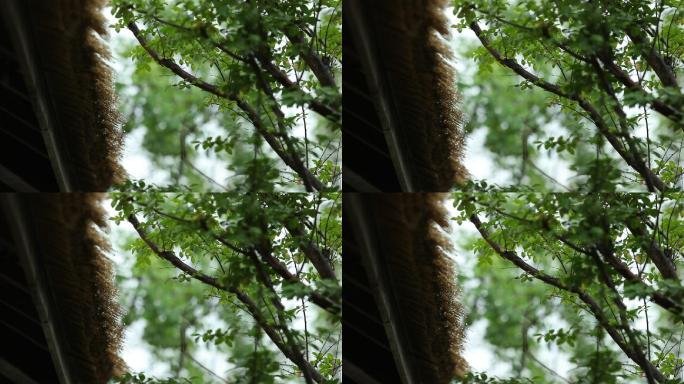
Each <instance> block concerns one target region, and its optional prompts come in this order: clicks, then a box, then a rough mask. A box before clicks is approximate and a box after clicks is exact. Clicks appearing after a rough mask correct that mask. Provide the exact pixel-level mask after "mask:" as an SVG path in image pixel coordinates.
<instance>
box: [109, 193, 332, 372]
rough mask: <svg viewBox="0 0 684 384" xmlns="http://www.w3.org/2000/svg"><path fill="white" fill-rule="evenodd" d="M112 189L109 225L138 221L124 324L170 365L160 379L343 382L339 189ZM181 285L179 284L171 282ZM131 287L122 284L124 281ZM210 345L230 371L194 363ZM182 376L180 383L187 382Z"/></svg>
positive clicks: (136, 222) (133, 224) (130, 243)
mask: <svg viewBox="0 0 684 384" xmlns="http://www.w3.org/2000/svg"><path fill="white" fill-rule="evenodd" d="M138 187H139V188H140V189H141V190H142V189H145V190H144V191H141V192H117V193H114V194H113V195H112V198H113V200H112V205H113V206H114V207H115V209H116V210H117V215H116V216H115V217H114V218H113V220H115V221H117V222H120V223H122V224H125V222H127V223H129V225H132V227H133V228H134V229H135V231H136V233H137V236H136V238H134V239H132V240H131V241H130V242H129V246H130V248H131V250H132V252H133V254H134V255H135V259H136V261H135V266H134V268H133V269H132V271H131V275H130V276H126V275H122V277H121V278H122V279H127V280H131V279H133V280H134V281H136V284H133V285H131V288H130V289H125V290H124V302H126V303H128V304H127V306H128V312H127V313H126V317H125V322H126V323H127V324H130V323H132V322H134V321H136V320H137V319H145V320H146V322H147V326H146V328H145V331H144V334H143V338H144V340H145V341H146V342H147V343H148V344H150V345H151V346H152V352H153V354H154V355H155V356H156V357H158V358H159V359H160V360H163V361H170V362H171V369H172V371H173V372H172V375H171V376H172V377H170V378H168V379H164V380H161V381H160V380H159V379H149V378H146V377H145V375H144V373H142V374H129V375H127V376H125V377H122V378H120V379H119V380H120V381H121V382H132V383H147V382H170V383H171V382H185V381H188V380H189V381H192V382H231V383H233V382H235V383H243V382H244V383H276V382H293V381H294V382H301V381H304V382H307V383H314V382H315V383H336V382H339V381H340V377H341V360H340V353H341V350H340V343H341V329H340V315H341V313H340V312H341V305H340V304H341V290H340V283H339V276H340V272H339V269H340V265H341V260H340V254H341V241H342V239H341V207H340V203H341V202H340V195H339V193H326V194H324V195H320V194H317V195H314V194H298V193H291V194H275V193H273V194H268V193H266V194H252V195H247V196H244V195H242V194H234V193H230V194H192V193H181V194H177V193H176V194H169V193H163V192H159V191H157V190H154V189H151V188H147V187H144V186H141V185H138ZM172 280H175V281H172ZM124 286H126V285H124ZM203 344H209V345H212V348H213V350H214V351H215V353H216V354H219V355H221V356H224V358H225V360H226V361H227V362H228V363H229V364H230V365H231V366H232V368H231V369H230V370H229V371H228V372H212V371H211V370H210V368H208V367H206V366H204V365H203V364H202V363H201V362H200V361H199V360H198V359H197V357H196V355H195V352H196V351H197V350H198V348H199V347H200V346H201V345H203ZM183 380H185V381H183Z"/></svg>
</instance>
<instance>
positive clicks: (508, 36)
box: [454, 1, 684, 383]
mask: <svg viewBox="0 0 684 384" xmlns="http://www.w3.org/2000/svg"><path fill="white" fill-rule="evenodd" d="M454 5H455V9H454V12H455V14H456V15H457V16H456V22H455V28H457V29H458V30H459V31H460V33H461V36H464V35H466V36H472V37H473V39H474V41H475V42H476V47H475V48H473V47H472V45H470V46H467V47H462V48H461V49H462V50H461V52H462V54H463V55H465V56H466V57H467V58H471V57H472V58H475V60H476V64H475V68H474V69H473V71H472V74H473V76H470V77H469V76H467V75H465V76H463V79H462V80H461V82H460V84H459V89H460V90H461V92H462V93H463V94H464V102H465V105H464V108H465V111H466V114H470V116H471V118H470V121H469V123H468V130H469V131H470V132H476V131H478V130H484V131H486V132H485V140H484V145H485V147H486V148H487V149H489V150H490V151H491V152H492V153H493V156H494V162H495V164H497V165H499V166H502V167H503V168H507V169H512V170H513V171H512V172H511V177H509V178H507V180H508V181H509V183H508V184H507V185H504V186H491V185H488V184H487V183H485V182H478V181H473V182H471V183H468V184H466V185H463V186H459V187H458V189H459V192H456V193H455V194H454V199H455V206H456V207H457V211H458V213H457V215H456V217H455V222H457V223H460V224H462V225H464V226H465V225H467V226H468V227H470V228H473V229H475V230H476V232H475V235H473V236H470V237H468V239H467V240H465V241H464V244H465V248H468V249H470V250H472V251H473V252H474V253H475V254H476V255H477V256H478V258H477V264H476V266H475V267H474V269H473V270H472V272H471V273H469V274H465V275H464V276H462V277H461V279H462V284H463V285H464V286H466V287H468V286H472V287H474V288H473V289H472V290H469V289H467V288H466V289H464V295H465V301H466V305H465V307H468V306H469V307H470V308H471V310H470V312H469V315H468V316H469V318H468V322H469V323H471V324H472V323H473V322H475V321H477V320H480V319H485V320H486V321H487V326H486V330H485V340H487V341H488V342H489V343H490V344H491V345H492V346H494V348H495V349H494V352H495V355H496V356H497V357H498V358H500V359H501V361H511V362H512V371H511V373H512V377H511V378H509V379H499V378H492V377H487V376H486V375H485V374H482V373H474V374H472V375H470V376H469V377H468V378H465V379H463V380H462V381H464V382H487V383H489V382H509V383H517V382H525V383H531V382H533V383H557V382H569V383H585V382H586V383H617V382H620V383H622V382H649V383H657V382H661V383H662V382H668V383H680V382H683V380H684V377H683V376H682V373H683V368H682V365H683V364H682V357H681V352H680V349H681V344H682V335H683V334H684V327H683V325H682V319H683V316H684V311H683V310H682V309H683V308H682V302H684V301H683V300H682V295H683V294H684V291H683V289H682V281H681V280H682V278H681V272H680V270H681V264H682V251H683V247H682V229H681V228H682V222H683V220H682V209H681V198H682V194H681V192H680V191H681V188H682V180H683V178H682V161H681V154H682V143H683V142H684V141H683V139H684V135H683V134H682V128H683V127H682V119H681V116H680V115H681V111H682V108H681V107H682V104H681V100H682V98H681V86H680V83H679V81H678V78H679V77H681V73H682V65H683V64H682V50H681V49H680V48H681V47H682V44H683V43H684V40H682V38H683V35H682V30H681V25H682V23H681V20H682V13H681V5H682V4H681V2H676V1H662V2H661V1H657V2H648V1H627V2H611V1H599V2H566V1H560V2H559V1H553V2H552V1H454ZM459 41H461V40H459ZM463 41H465V39H464V40H463ZM549 159H550V160H549ZM549 161H554V162H560V163H562V164H565V165H566V166H567V168H568V169H569V170H570V171H571V173H570V175H569V176H570V177H567V178H562V177H561V175H558V174H554V173H550V172H548V167H544V165H545V164H544V163H548V162H549ZM549 191H562V192H565V193H548V192H549ZM627 192H630V193H627ZM631 192H634V193H631ZM643 192H651V193H643ZM521 298H524V299H521ZM548 348H552V351H558V352H557V353H558V354H559V355H560V356H562V357H564V358H567V361H568V364H569V368H570V369H569V370H568V371H567V372H557V371H556V368H557V367H554V366H549V365H547V364H545V361H547V360H546V359H544V354H548V353H549V349H548ZM554 353H556V352H554Z"/></svg>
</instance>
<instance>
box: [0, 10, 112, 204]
mask: <svg viewBox="0 0 684 384" xmlns="http://www.w3.org/2000/svg"><path fill="white" fill-rule="evenodd" d="M105 2H106V0H50V1H40V0H6V1H2V2H0V22H2V26H3V28H4V29H3V30H2V31H3V32H4V31H6V32H7V33H8V35H9V40H10V42H11V52H5V54H9V55H11V57H12V58H11V59H10V62H12V63H16V64H15V65H17V66H18V68H19V72H21V75H22V77H23V82H24V84H25V87H26V91H27V93H28V95H26V97H27V98H28V99H29V100H30V103H31V104H32V110H33V116H29V117H30V118H24V117H26V116H20V119H21V118H23V119H22V120H23V121H24V124H21V123H17V124H16V126H10V127H6V129H11V130H13V131H14V133H11V134H12V135H15V136H17V135H19V136H20V137H21V138H22V139H24V142H25V143H26V145H28V146H30V147H33V148H35V149H36V150H37V151H38V152H40V151H45V153H44V156H46V157H47V158H48V159H49V166H51V168H52V173H53V176H54V178H55V185H56V186H57V187H58V190H59V191H62V192H71V191H88V192H89V191H106V190H107V189H108V188H109V187H110V186H111V185H112V184H113V183H116V182H119V181H121V180H123V177H124V172H123V170H122V168H121V167H120V165H119V164H118V159H119V157H120V151H121V144H122V132H121V130H120V128H119V127H118V115H117V112H116V102H115V96H114V89H113V82H112V75H111V70H110V68H109V67H108V65H107V64H106V62H105V60H106V59H107V58H108V57H109V53H108V51H107V48H106V46H105V45H104V44H103V42H102V40H101V38H102V37H105V36H106V34H107V28H106V22H105V20H104V15H103V14H102V8H103V6H104V4H105ZM1 85H2V84H0V86H1ZM3 102H7V103H8V104H7V105H0V106H3V107H6V108H5V109H7V108H11V105H12V102H11V101H9V102H8V101H3ZM14 113H17V111H14ZM26 122H28V123H26ZM34 122H35V124H37V126H31V125H32V124H34ZM27 124H28V126H27ZM22 130H23V131H31V130H34V131H36V132H39V135H38V136H30V139H27V138H28V137H29V136H26V137H24V136H22V135H23V133H22V132H20V131H22ZM41 139H42V140H41ZM39 141H40V142H39ZM7 145H9V144H7ZM0 165H1V166H2V172H0V182H2V183H3V184H5V185H7V186H9V187H11V188H12V189H13V190H16V191H23V192H34V191H36V190H38V191H45V190H44V189H42V188H40V187H38V186H37V185H35V182H34V183H32V182H30V179H31V176H30V175H26V174H25V173H27V172H30V170H31V166H34V165H33V164H24V166H23V167H21V168H23V169H21V168H19V169H18V168H17V167H15V169H9V168H8V167H6V164H0ZM41 167H45V165H41ZM34 172H35V171H34ZM3 175H4V176H6V177H3ZM56 191H57V190H49V192H56Z"/></svg>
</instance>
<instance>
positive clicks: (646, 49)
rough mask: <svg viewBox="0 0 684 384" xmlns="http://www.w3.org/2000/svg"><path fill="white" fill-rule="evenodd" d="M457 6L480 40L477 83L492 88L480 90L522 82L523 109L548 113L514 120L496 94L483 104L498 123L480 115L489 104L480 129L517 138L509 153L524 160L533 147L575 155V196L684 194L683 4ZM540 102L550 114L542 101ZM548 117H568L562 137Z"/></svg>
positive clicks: (517, 114)
mask: <svg viewBox="0 0 684 384" xmlns="http://www.w3.org/2000/svg"><path fill="white" fill-rule="evenodd" d="M454 3H455V6H456V7H455V12H456V13H457V14H458V19H457V23H456V27H457V29H458V30H460V31H463V30H467V31H470V33H472V34H474V35H475V36H476V38H477V39H478V41H479V45H480V47H479V48H477V49H476V50H475V51H473V52H472V54H473V56H474V57H475V58H476V60H477V62H478V69H477V76H482V77H485V76H489V77H490V78H491V79H492V80H491V81H486V80H485V81H484V82H483V81H477V77H476V78H475V79H476V82H477V83H478V85H484V83H488V84H490V85H491V87H494V88H490V89H498V90H501V89H502V88H506V87H510V85H509V84H510V83H511V79H517V80H514V81H513V82H514V83H515V84H516V87H517V88H518V90H519V92H520V94H522V95H525V98H526V100H524V101H521V99H522V98H521V97H517V98H516V99H515V100H516V101H518V103H516V104H517V105H520V104H519V103H524V104H528V105H529V104H530V103H532V104H534V105H537V106H538V107H539V108H536V109H523V108H519V109H518V110H517V111H511V110H510V109H507V108H505V107H506V105H508V104H509V103H507V102H505V101H504V100H502V98H501V97H496V96H495V95H494V94H493V93H492V92H487V94H486V95H482V97H487V98H488V100H489V103H490V104H489V105H490V106H491V107H492V108H489V109H488V110H487V112H488V113H493V114H494V116H495V117H494V118H488V117H487V116H486V114H484V113H480V112H478V110H480V111H481V110H482V108H484V107H485V106H486V105H481V106H479V107H477V108H478V109H476V110H475V114H474V117H475V119H476V121H475V122H474V123H475V124H481V123H487V124H489V128H490V129H497V130H499V131H509V134H507V135H505V136H508V135H511V136H512V138H514V139H516V140H515V141H516V142H517V143H523V144H524V145H513V146H512V147H510V148H518V149H517V153H516V155H517V156H519V157H522V158H525V157H526V156H529V155H530V154H531V152H532V151H530V149H531V147H532V146H534V147H536V148H535V149H542V148H543V150H546V151H549V150H550V151H555V152H556V153H557V154H559V155H561V156H562V155H563V154H564V153H568V154H569V155H570V156H567V157H566V158H567V159H569V161H570V167H571V169H572V170H573V171H574V172H575V173H576V174H577V176H576V177H575V178H574V180H573V185H571V186H570V188H571V189H584V190H587V189H594V190H602V191H611V190H615V189H616V188H617V189H620V190H632V191H639V190H640V191H643V190H648V191H651V192H655V191H666V190H669V189H672V188H677V187H680V188H681V182H682V166H681V152H682V143H683V141H682V140H683V138H684V125H683V121H682V116H681V114H682V113H681V106H682V94H681V87H680V86H679V84H678V82H677V74H678V73H680V72H681V71H682V66H683V65H684V64H682V63H683V61H682V55H683V54H684V52H683V51H682V50H681V49H679V48H678V47H681V46H682V44H683V43H684V40H683V35H682V32H681V22H680V21H681V20H682V17H683V16H682V14H681V12H679V7H680V5H681V4H680V3H679V2H677V1H671V2H665V1H663V2H651V1H628V2H621V3H616V2H610V1H600V2H566V1H561V2H555V1H554V2H551V1H549V2H547V1H542V2H535V1H516V2H510V1H506V0H498V1H455V2H454ZM502 72H503V73H506V74H507V77H508V79H505V78H504V77H502V76H501V73H502ZM493 81H496V82H498V84H494V83H493ZM485 89H486V88H485ZM492 96H493V97H492ZM540 97H542V98H543V99H544V101H545V103H546V104H545V105H544V104H542V103H539V102H537V101H535V100H538V99H539V98H540ZM476 100H478V101H481V100H482V98H477V99H476ZM493 102H503V105H502V106H499V105H493V104H491V103H493ZM484 103H486V102H484ZM471 108H473V107H471ZM549 113H554V114H557V115H560V116H557V117H556V118H553V119H551V120H552V121H553V122H555V123H558V124H559V125H560V127H557V128H556V129H555V130H553V131H552V130H550V129H548V128H549V124H548V122H550V121H549ZM521 115H524V116H521ZM497 117H498V118H499V120H498V121H497V120H496V118H497ZM506 117H512V119H511V121H509V120H508V119H507V118H506ZM521 117H522V121H519V120H520V119H521ZM497 125H499V127H496V126H497ZM540 126H541V127H544V129H539V128H540ZM471 127H476V126H473V125H472V123H471ZM493 127H496V128H493ZM559 129H560V132H559ZM510 131H515V132H514V133H515V134H513V132H510ZM550 131H551V132H550ZM552 132H553V133H556V134H555V135H554V134H553V133H552ZM502 145H503V142H502V143H501V144H499V148H501V146H502ZM490 147H491V145H490ZM492 148H495V147H492ZM511 150H512V149H508V151H511ZM527 159H529V157H527ZM528 168H529V167H528ZM532 171H534V170H532ZM596 176H600V177H596ZM551 177H553V175H551ZM588 181H591V182H588ZM537 184H538V183H537ZM555 189H556V190H562V189H563V188H562V187H561V186H558V185H556V186H555Z"/></svg>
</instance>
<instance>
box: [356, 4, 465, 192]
mask: <svg viewBox="0 0 684 384" xmlns="http://www.w3.org/2000/svg"><path fill="white" fill-rule="evenodd" d="M447 3H448V1H446V0H402V1H396V0H374V1H365V0H348V1H345V7H344V13H343V14H344V20H345V23H346V25H347V27H345V28H347V29H345V31H348V32H347V33H348V36H349V37H350V39H352V40H353V44H354V46H355V52H354V56H357V55H358V59H359V61H360V64H361V67H362V71H363V72H364V74H365V78H366V81H367V86H368V92H369V94H368V95H367V96H369V98H371V99H372V101H373V104H374V110H375V114H376V115H377V120H378V121H379V122H380V124H381V125H382V127H381V128H382V133H383V135H384V138H385V144H386V145H387V151H388V155H389V157H390V158H391V160H392V164H393V167H394V171H395V173H396V176H397V178H398V181H399V186H400V188H401V191H404V192H414V191H426V192H432V191H440V192H445V191H449V190H450V189H452V188H453V187H454V186H455V185H456V184H458V183H461V182H463V180H464V179H465V177H466V174H467V172H466V170H465V169H464V168H463V166H462V165H461V158H462V156H463V155H462V153H463V150H464V132H463V127H462V125H463V123H462V114H461V111H460V109H459V102H460V99H459V95H458V93H457V92H456V82H455V73H454V69H453V68H452V66H451V65H450V63H448V59H449V58H450V57H451V53H450V50H449V48H448V47H447V46H446V45H445V44H444V41H443V39H442V37H443V36H446V35H448V22H447V20H446V15H445V12H446V6H447ZM353 102H354V101H352V102H350V105H352V104H351V103H353ZM363 118H364V119H365V120H366V121H374V120H375V119H374V118H366V116H363ZM363 139H364V140H366V139H370V138H368V137H366V138H363ZM349 156H354V154H353V153H352V154H350V155H348V156H347V158H349ZM353 182H354V180H350V181H349V183H348V184H350V185H352V183H353ZM373 182H374V180H372V179H366V180H364V183H365V184H373ZM355 189H356V190H359V191H366V189H367V188H366V187H365V185H363V184H358V183H357V185H356V187H355ZM395 192H396V191H395Z"/></svg>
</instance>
